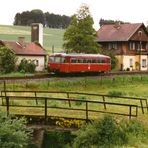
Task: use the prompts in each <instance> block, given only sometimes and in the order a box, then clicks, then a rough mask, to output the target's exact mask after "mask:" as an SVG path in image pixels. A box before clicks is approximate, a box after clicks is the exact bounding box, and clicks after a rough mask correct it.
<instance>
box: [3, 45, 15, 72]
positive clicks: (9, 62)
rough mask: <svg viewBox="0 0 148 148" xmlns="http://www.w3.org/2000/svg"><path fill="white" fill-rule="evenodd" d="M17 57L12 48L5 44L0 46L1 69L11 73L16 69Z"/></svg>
mask: <svg viewBox="0 0 148 148" xmlns="http://www.w3.org/2000/svg"><path fill="white" fill-rule="evenodd" d="M16 61H17V57H16V55H15V53H13V51H12V50H10V49H9V48H7V47H5V46H0V71H2V72H4V73H10V72H13V71H14V70H15V64H16Z"/></svg>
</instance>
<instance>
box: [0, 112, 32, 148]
mask: <svg viewBox="0 0 148 148" xmlns="http://www.w3.org/2000/svg"><path fill="white" fill-rule="evenodd" d="M30 138H31V131H30V130H28V129H27V127H26V121H25V119H23V118H21V119H17V118H12V117H10V116H8V117H7V115H6V113H4V112H1V111H0V147H1V148H25V147H27V145H28V143H29V140H30Z"/></svg>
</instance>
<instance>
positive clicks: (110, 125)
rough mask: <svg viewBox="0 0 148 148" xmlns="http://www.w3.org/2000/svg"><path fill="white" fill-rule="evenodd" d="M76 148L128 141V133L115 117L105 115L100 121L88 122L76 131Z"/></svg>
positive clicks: (88, 147) (121, 143)
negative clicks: (122, 128) (121, 127)
mask: <svg viewBox="0 0 148 148" xmlns="http://www.w3.org/2000/svg"><path fill="white" fill-rule="evenodd" d="M76 135H77V137H76V139H75V140H74V147H75V148H90V147H93V146H94V147H95V146H96V147H104V148H110V147H113V146H114V145H123V144H125V143H127V140H128V139H127V136H126V134H125V133H124V132H123V131H122V130H121V129H120V127H119V126H118V125H117V123H116V121H115V119H114V118H112V117H111V116H105V117H104V118H103V119H102V120H100V121H95V122H93V123H92V124H88V125H86V126H85V127H83V128H82V129H80V130H79V131H78V132H77V133H76Z"/></svg>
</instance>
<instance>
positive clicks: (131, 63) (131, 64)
mask: <svg viewBox="0 0 148 148" xmlns="http://www.w3.org/2000/svg"><path fill="white" fill-rule="evenodd" d="M129 62H130V63H129V64H130V65H129V66H130V67H133V59H130V61H129Z"/></svg>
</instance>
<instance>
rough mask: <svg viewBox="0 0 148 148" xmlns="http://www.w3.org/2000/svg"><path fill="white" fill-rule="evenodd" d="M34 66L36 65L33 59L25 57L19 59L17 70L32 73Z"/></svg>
mask: <svg viewBox="0 0 148 148" xmlns="http://www.w3.org/2000/svg"><path fill="white" fill-rule="evenodd" d="M35 68H36V65H35V63H34V61H32V60H29V61H28V60H26V59H23V60H21V63H20V64H19V66H18V71H20V72H23V73H25V72H29V73H34V72H35Z"/></svg>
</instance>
